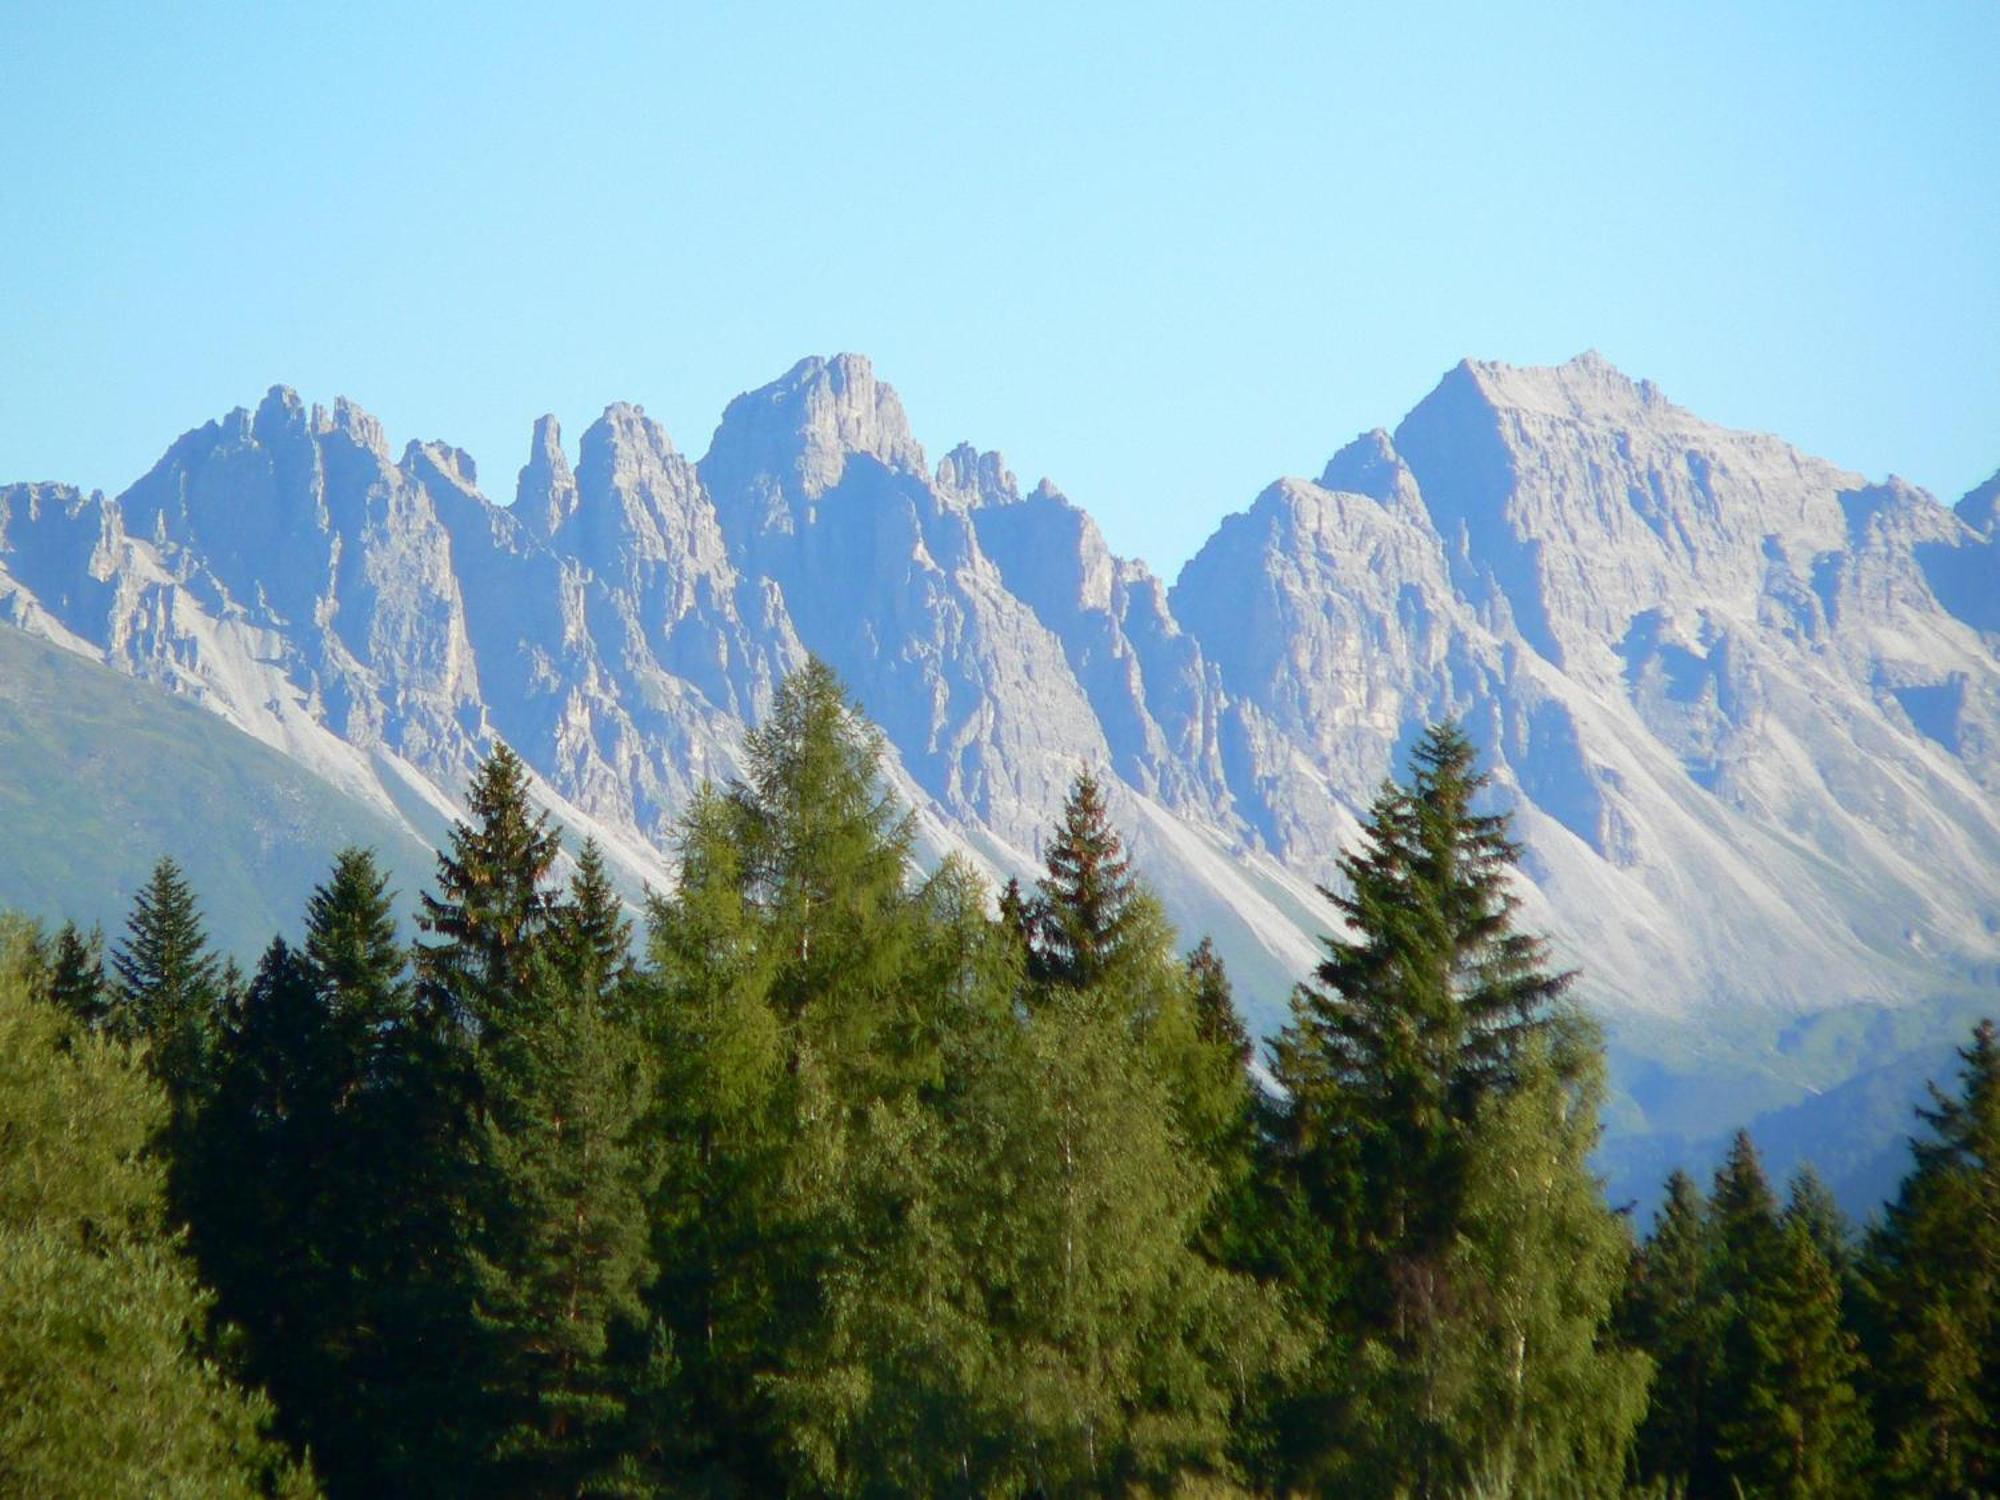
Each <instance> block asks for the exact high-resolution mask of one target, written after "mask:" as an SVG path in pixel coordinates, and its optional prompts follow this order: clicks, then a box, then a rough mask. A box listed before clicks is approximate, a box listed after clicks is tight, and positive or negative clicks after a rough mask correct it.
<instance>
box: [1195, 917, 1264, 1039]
mask: <svg viewBox="0 0 2000 1500" xmlns="http://www.w3.org/2000/svg"><path fill="white" fill-rule="evenodd" d="M1187 968H1188V978H1189V979H1190V980H1191V981H1192V982H1193V985H1194V1011H1195V1024H1196V1026H1197V1028H1198V1029H1199V1031H1200V1033H1201V1039H1202V1040H1203V1041H1205V1042H1207V1043H1209V1044H1210V1045H1211V1046H1216V1047H1220V1048H1222V1049H1223V1050H1224V1051H1226V1052H1229V1053H1230V1054H1232V1055H1233V1056H1234V1057H1235V1058H1236V1060H1237V1062H1238V1063H1239V1064H1240V1065H1241V1066H1243V1067H1246V1068H1247V1067H1248V1066H1249V1065H1250V1057H1251V1051H1252V1048H1251V1045H1250V1031H1249V1028H1247V1027H1246V1026H1245V1025H1244V1024H1243V1017H1242V1015H1241V1014H1240V1013H1238V1011H1237V1009H1236V992H1235V989H1234V988H1233V987H1232V986H1231V984H1230V983H1229V971H1228V970H1227V969H1225V968H1224V967H1223V963H1222V955H1221V954H1220V953H1218V952H1217V951H1216V948H1215V940H1214V939H1213V938H1209V937H1204V938H1203V939H1202V940H1201V941H1200V942H1199V943H1198V944H1196V945H1195V948H1194V950H1193V951H1192V952H1191V953H1189V954H1188V956H1187Z"/></svg>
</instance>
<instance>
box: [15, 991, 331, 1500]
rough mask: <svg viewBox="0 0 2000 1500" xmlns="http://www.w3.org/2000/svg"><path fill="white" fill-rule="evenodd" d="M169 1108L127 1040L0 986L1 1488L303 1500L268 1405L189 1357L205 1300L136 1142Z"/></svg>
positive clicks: (153, 1130) (148, 1135) (96, 1496)
mask: <svg viewBox="0 0 2000 1500" xmlns="http://www.w3.org/2000/svg"><path fill="white" fill-rule="evenodd" d="M166 1115H167V1104H166V1101H165V1099H164V1098H163V1096H162V1094H161V1091H160V1089H159V1087H158V1085H157V1084H155V1083H154V1082H153V1081H152V1080H151V1079H149V1078H148V1077H147V1076H146V1073H145V1071H144V1070H143V1069H142V1068H141V1067H140V1066H139V1063H138V1060H137V1059H136V1058H135V1057H134V1056H133V1054H132V1053H131V1052H130V1051H128V1050H127V1048H125V1047H124V1046H123V1045H121V1044H118V1043H115V1042H111V1041H108V1040H105V1039H102V1038H98V1037H94V1036H91V1035H88V1034H85V1033H80V1032H78V1031H76V1030H75V1029H74V1024H73V1023H72V1022H70V1021H69V1020H68V1019H67V1018H66V1017H65V1016H63V1014H62V1013H61V1012H60V1011H58V1010H57V1009H55V1008H54V1007H53V1006H49V1005H46V1004H44V1003H42V1002H39V1001H36V1000H33V999H30V998H29V996H28V994H27V991H26V986H25V985H24V983H23V982H22V978H21V976H20V975H19V974H11V975H4V976H0V1140H4V1141H5V1142H6V1150H5V1151H4V1152H0V1490H4V1491H5V1492H6V1493H8V1494H16V1495H36V1496H48V1497H51V1500H60V1497H65V1496H77V1497H90V1500H100V1497H119V1496H132V1497H140V1496H147V1497H151V1496H186V1497H190V1500H192V1497H197V1496H199V1497H210V1496H221V1497H228V1496H246V1497H247V1496H258V1495H284V1496H304V1495H308V1494H310V1493H312V1492H313V1488H312V1484H311V1480H310V1478H309V1477H308V1476H307V1474H306V1473H305V1472H304V1470H302V1469H300V1468H298V1467H296V1466H294V1465H292V1464H291V1463H290V1462H288V1461H287V1460H286V1458H285V1456H284V1454H283V1450H282V1449H281V1448H279V1447H278V1446H277V1445H276V1444H275V1443H273V1442H272V1441H271V1440H270V1439H269V1438H268V1437H266V1435H265V1427H266V1425H267V1422H268V1420H269V1417H270V1408H269V1407H268V1405H267V1404H266V1403H265V1402H264V1401H263V1399H262V1398H261V1397H257V1396H251V1395H246V1394H245V1393H244V1392H242V1391H241V1390H239V1389H237V1388H236V1387H235V1386H233V1385H232V1384H230V1383H229V1382H228V1381H227V1380H226V1379H224V1377H223V1375H222V1374H221V1372H220V1371H219V1370H218V1369H217V1368H216V1367H215V1366H214V1365H212V1364H210V1363H208V1362H207V1361H205V1360H203V1359H201V1358H199V1357H198V1356H196V1355H195V1354H193V1353H192V1352H191V1350H192V1348H193V1346H194V1344H195V1342H196V1340H197V1337H198V1335H199V1334H200V1331H201V1329H202V1326H203V1323H204V1321H205V1315H206V1308H205V1304H204V1298H203V1296H202V1294H201V1293H200V1291H199V1290H198V1289H197V1287H196V1285H195V1282H194V1279H193V1277H192V1275H191V1274H190V1273H189V1271H188V1268H187V1266H186V1265H185V1263H184V1261H183V1259H182V1257H181V1254H180V1251H179V1247H178V1246H177V1245H176V1243H175V1242H174V1240H173V1238H172V1237H171V1236H170V1235H169V1234H168V1232H167V1230H166V1227H165V1207H164V1199H165V1195H164V1188H163V1182H162V1173H161V1168H160V1164H159V1162H158V1160H157V1159H156V1158H154V1157H153V1156H152V1155H151V1154H150V1152H149V1149H148V1148H149V1144H150V1142H151V1141H152V1140H153V1139H154V1138H155V1137H156V1135H157V1134H158V1133H159V1131H160V1130H161V1128H162V1126H163V1124H164V1122H165V1119H166Z"/></svg>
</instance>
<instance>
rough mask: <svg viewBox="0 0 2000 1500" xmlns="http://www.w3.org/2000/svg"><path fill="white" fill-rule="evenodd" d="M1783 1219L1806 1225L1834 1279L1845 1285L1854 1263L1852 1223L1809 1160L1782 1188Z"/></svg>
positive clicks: (1808, 1234)
mask: <svg viewBox="0 0 2000 1500" xmlns="http://www.w3.org/2000/svg"><path fill="white" fill-rule="evenodd" d="M1784 1220H1785V1223H1786V1224H1787V1225H1791V1224H1801V1225H1804V1226H1805V1231H1806V1234H1807V1236H1808V1237H1809V1238H1810V1239H1811V1240H1812V1242H1813V1244H1814V1245H1816V1246H1817V1247H1818V1248H1819V1253H1820V1258H1821V1259H1822V1260H1824V1261H1825V1262H1826V1264H1827V1269H1829V1270H1830V1271H1832V1272H1833V1278H1834V1280H1835V1281H1837V1282H1839V1283H1840V1284H1841V1285H1842V1287H1845V1286H1846V1285H1847V1283H1848V1279H1849V1277H1850V1276H1851V1274H1852V1273H1853V1271H1854V1266H1855V1244H1854V1226H1853V1225H1852V1224H1851V1223H1849V1222H1848V1218H1847V1215H1846V1213H1845V1212H1843V1211H1842V1209H1841V1207H1840V1201H1839V1200H1838V1199H1837V1198H1835V1197H1834V1195H1833V1189H1832V1188H1830V1187H1828V1186H1827V1185H1826V1181H1825V1179H1824V1178H1822V1177H1821V1176H1820V1175H1819V1173H1818V1172H1817V1171H1816V1170H1815V1169H1814V1168H1813V1165H1812V1163H1811V1162H1807V1163H1805V1164H1804V1165H1803V1166H1801V1167H1800V1168H1799V1169H1798V1170H1797V1171H1796V1172H1794V1173H1793V1174H1792V1180H1791V1184H1790V1186H1789V1187H1787V1188H1786V1190H1785V1211H1784Z"/></svg>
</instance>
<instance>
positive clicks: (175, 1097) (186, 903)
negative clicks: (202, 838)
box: [106, 857, 224, 1118]
mask: <svg viewBox="0 0 2000 1500" xmlns="http://www.w3.org/2000/svg"><path fill="white" fill-rule="evenodd" d="M111 964H112V968H113V969H114V970H115V971H116V973H117V976H118V982H117V988H116V991H115V993H114V995H113V998H112V1004H111V1011H110V1016H109V1018H108V1020H107V1023H106V1024H107V1027H108V1029H109V1031H110V1032H111V1034H112V1035H113V1036H115V1037H117V1038H119V1039H120V1040H122V1041H143V1042H145V1043H146V1044H147V1051H146V1057H147V1061H148V1063H149V1065H150V1066H151V1068H152V1070H153V1075H154V1076H155V1077H156V1078H158V1079H159V1080H160V1081H161V1082H162V1083H164V1084H165V1085H166V1087H167V1096H168V1098H170V1099H171V1100H172V1101H173V1103H174V1109H175V1114H176V1117H177V1118H180V1117H183V1116H187V1115H191V1114H192V1113H193V1111H195V1110H196V1109H198V1108H199V1107H200V1105H201V1102H202V1099H203V1097H204V1095H205V1093H206V1091H207V1089H208V1087H209V1085H210V1083H211V1082H212V1072H213V1066H214V1053H215V1046H216V1041H217V1034H218V1032H219V1030H220V1027H221V1023H222V1005H223V1000H224V982H223V981H224V973H223V967H222V963H221V960H219V959H218V958H217V957H216V956H215V953H214V951H213V950H212V949H210V947H209V945H208V936H207V933H206V932H205V931H204V929H203V926H202V919H201V912H200V910H199V909H198V907H197V906H196V904H195V897H194V892H193V890H192V889H191V888H190V887H189V885H188V882H187V877H186V876H184V875H183V874H182V873H181V868H180V866H179V865H177V864H176V863H174V861H173V860H172V859H171V858H167V857H162V858H161V859H160V861H159V863H158V864H156V865H154V866H153V873H152V877H151V878H150V879H149V880H148V881H147V882H146V885H145V887H144V888H143V889H142V890H141V891H140V892H139V894H138V895H137V896H136V897H134V898H133V902H132V914H131V916H130V918H129V919H128V920H127V922H126V928H125V940H124V941H123V942H122V943H120V944H119V945H118V947H117V948H116V949H115V950H114V951H113V953H112V955H111Z"/></svg>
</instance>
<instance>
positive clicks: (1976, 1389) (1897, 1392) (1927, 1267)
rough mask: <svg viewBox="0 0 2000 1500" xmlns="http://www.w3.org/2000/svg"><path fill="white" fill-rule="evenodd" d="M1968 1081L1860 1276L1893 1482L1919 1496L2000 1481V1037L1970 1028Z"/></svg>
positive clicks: (1963, 1069)
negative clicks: (1998, 1348) (1998, 1351)
mask: <svg viewBox="0 0 2000 1500" xmlns="http://www.w3.org/2000/svg"><path fill="white" fill-rule="evenodd" d="M1959 1059H1960V1074H1959V1087H1958V1090H1957V1092H1956V1093H1955V1094H1947V1093H1946V1092H1944V1090H1942V1089H1940V1088H1938V1087H1937V1086H1936V1085H1935V1084H1933V1085H1932V1087H1931V1098H1932V1104H1931V1107H1930V1108H1928V1109H1920V1110H1919V1111H1918V1114H1919V1115H1920V1116H1921V1118H1922V1120H1923V1122H1924V1124H1925V1125H1926V1126H1927V1127H1928V1137H1929V1138H1928V1139H1922V1140H1917V1141H1914V1142H1913V1143H1912V1147H1911V1149H1912V1153H1913V1156H1914V1158H1915V1160H1914V1165H1913V1167H1912V1169H1911V1171H1910V1174H1909V1175H1908V1176H1907V1177H1905V1178H1904V1180H1903V1184H1902V1188H1901V1190H1900V1192H1899V1193H1898V1195H1897V1197H1896V1200H1895V1202H1894V1203H1892V1204H1891V1205H1890V1206H1889V1210H1888V1213H1887V1215H1886V1217H1885V1219H1884V1221H1883V1223H1882V1225H1881V1226H1880V1228H1879V1229H1877V1230H1876V1231H1875V1233H1873V1234H1872V1235H1871V1236H1870V1238H1869V1243H1868V1246H1867V1252H1866V1256H1865V1261H1864V1265H1863V1268H1862V1272H1861V1278H1862V1282H1863V1286H1864V1289H1865V1290H1864V1296H1865V1301H1866V1305H1867V1309H1868V1313H1869V1317H1868V1322H1869V1323H1870V1325H1871V1331H1872V1332H1873V1334H1874V1339H1873V1343H1874V1347H1873V1348H1872V1349H1871V1351H1870V1352H1871V1354H1872V1361H1871V1363H1872V1364H1873V1366H1874V1370H1875V1381H1874V1405H1875V1416H1876V1423H1877V1433H1878V1439H1877V1441H1878V1444H1879V1447H1880V1451H1881V1455H1882V1461H1883V1465H1884V1469H1885V1471H1886V1475H1887V1478H1888V1481H1889V1482H1890V1483H1892V1484H1893V1485H1894V1486H1895V1487H1896V1492H1897V1493H1898V1494H1905V1495H1911V1496H1916V1497H1926V1500H1927V1497H1939V1500H1942V1497H1944V1496H1957V1495H1969V1494H1984V1493H1988V1492H1991V1491H1993V1490H1994V1489H1995V1488H1996V1487H2000V1437H1996V1431H2000V1355H1996V1354H1995V1353H1994V1350H1995V1347H1996V1340H2000V1034H1996V1031H1995V1028H1994V1025H1993V1022H1992V1021H1990V1020H1988V1021H1982V1022H1980V1023H1979V1025H1978V1026H1977V1027H1976V1028H1975V1029H1974V1031H1973V1035H1972V1042H1971V1045H1970V1046H1968V1047H1966V1048H1963V1049H1962V1050H1961V1051H1960V1053H1959Z"/></svg>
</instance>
